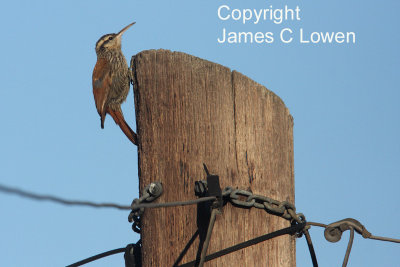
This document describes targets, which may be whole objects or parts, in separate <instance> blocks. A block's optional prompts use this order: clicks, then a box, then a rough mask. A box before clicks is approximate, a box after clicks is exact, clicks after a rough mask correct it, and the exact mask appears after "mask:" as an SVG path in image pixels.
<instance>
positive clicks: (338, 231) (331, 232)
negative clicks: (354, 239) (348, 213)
mask: <svg viewBox="0 0 400 267" xmlns="http://www.w3.org/2000/svg"><path fill="white" fill-rule="evenodd" d="M352 228H353V229H354V230H355V231H356V232H357V233H359V234H361V235H362V236H363V237H364V238H369V237H370V236H371V233H370V232H368V231H367V229H365V227H364V225H362V224H361V223H360V222H359V221H357V220H355V219H352V218H347V219H344V220H340V221H337V222H334V223H331V224H329V225H327V226H326V228H325V231H324V236H325V239H326V240H328V241H329V242H332V243H335V242H338V241H339V240H340V239H341V238H342V234H343V232H344V231H346V230H350V229H352Z"/></svg>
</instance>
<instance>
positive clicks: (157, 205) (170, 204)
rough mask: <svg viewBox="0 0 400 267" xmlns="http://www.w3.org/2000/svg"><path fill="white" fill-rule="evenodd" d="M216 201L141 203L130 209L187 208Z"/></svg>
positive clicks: (194, 200) (210, 199)
mask: <svg viewBox="0 0 400 267" xmlns="http://www.w3.org/2000/svg"><path fill="white" fill-rule="evenodd" d="M215 199H216V197H201V198H197V199H192V200H187V201H175V202H166V203H141V204H133V205H132V207H131V208H130V209H133V210H135V209H141V208H164V207H175V206H186V205H194V204H198V203H201V202H207V201H213V200H215Z"/></svg>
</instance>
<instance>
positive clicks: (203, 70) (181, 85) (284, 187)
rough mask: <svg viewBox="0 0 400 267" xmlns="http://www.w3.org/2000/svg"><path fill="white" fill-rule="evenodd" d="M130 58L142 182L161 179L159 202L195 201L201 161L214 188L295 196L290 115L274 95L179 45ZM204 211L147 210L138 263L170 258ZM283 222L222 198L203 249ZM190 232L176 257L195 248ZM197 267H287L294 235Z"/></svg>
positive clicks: (168, 262)
mask: <svg viewBox="0 0 400 267" xmlns="http://www.w3.org/2000/svg"><path fill="white" fill-rule="evenodd" d="M133 65H134V68H133V74H134V77H135V84H136V85H135V86H134V95H135V109H136V122H137V133H138V139H139V148H138V154H139V182H140V190H143V188H144V187H145V186H146V185H147V184H149V183H150V182H152V181H161V182H162V183H163V185H164V190H165V191H164V194H163V195H162V196H161V197H160V198H159V199H158V200H157V201H160V202H169V201H177V200H189V199H194V198H195V195H194V182H195V181H197V180H204V179H205V174H204V170H203V165H202V164H203V163H205V164H206V165H207V167H208V169H209V170H210V172H211V173H213V174H217V175H219V177H220V182H221V186H222V187H226V186H232V187H234V188H241V189H246V190H250V191H252V192H253V193H255V194H260V195H266V196H268V197H271V198H274V199H277V200H280V201H283V200H287V201H290V202H292V203H294V172H293V133H292V132H293V120H292V117H291V115H290V113H289V111H288V109H287V108H286V106H285V105H284V103H283V101H282V100H281V99H280V98H279V97H278V96H277V95H275V94H274V93H273V92H271V91H269V90H268V89H266V88H265V87H264V86H262V85H260V84H258V83H256V82H254V81H252V80H251V79H249V78H247V77H246V76H244V75H242V74H240V73H239V72H236V71H231V70H230V69H229V68H226V67H224V66H221V65H219V64H216V63H213V62H210V61H207V60H203V59H200V58H198V57H194V56H191V55H188V54H185V53H181V52H171V51H168V50H148V51H143V52H140V53H139V54H137V55H136V57H135V59H134V61H133ZM203 215H204V213H202V212H199V211H198V207H197V206H185V207H176V208H163V209H151V210H150V209H149V210H146V211H145V214H144V216H143V219H142V234H141V235H142V242H143V252H142V253H143V254H142V255H143V266H172V265H173V264H174V262H175V261H176V260H177V259H178V257H179V255H180V254H181V252H182V251H183V250H184V248H185V246H186V245H187V244H188V242H189V241H190V239H191V238H192V237H193V235H194V234H195V232H196V230H197V229H198V228H199V227H200V228H201V225H202V223H204V222H207V218H203ZM287 226H289V222H287V221H286V220H284V219H282V218H280V217H277V216H274V215H271V214H268V213H266V212H265V211H263V210H259V209H255V208H253V209H242V208H237V207H233V206H232V205H230V204H227V205H226V206H225V207H224V208H223V212H222V214H221V215H218V216H217V220H216V223H215V228H214V230H213V234H212V237H211V242H210V246H209V249H208V254H210V253H213V252H216V251H218V250H221V249H224V248H226V247H228V246H232V245H235V244H237V243H239V242H243V241H246V240H249V239H251V238H255V237H257V236H260V235H263V234H266V233H269V232H272V231H275V230H279V229H281V228H283V227H287ZM200 235H202V233H201V234H200ZM198 240H199V238H197V239H196V241H195V242H194V243H193V244H192V245H191V246H190V248H189V249H188V251H187V253H186V255H185V256H184V257H183V259H182V260H181V262H180V263H181V264H182V263H186V262H189V261H192V260H194V259H196V257H198V256H199V241H198ZM205 266H295V242H294V237H291V236H282V237H278V238H275V239H273V240H269V241H266V242H263V243H261V244H257V245H255V246H252V247H250V248H246V249H243V250H241V251H238V252H235V253H232V254H229V255H226V256H224V257H221V258H218V259H215V260H212V261H210V262H207V263H206V265H205Z"/></svg>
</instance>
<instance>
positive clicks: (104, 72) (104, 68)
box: [92, 58, 112, 128]
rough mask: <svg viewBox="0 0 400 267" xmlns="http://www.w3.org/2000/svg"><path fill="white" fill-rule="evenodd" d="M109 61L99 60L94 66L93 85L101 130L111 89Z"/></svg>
mask: <svg viewBox="0 0 400 267" xmlns="http://www.w3.org/2000/svg"><path fill="white" fill-rule="evenodd" d="M110 70H111V68H110V66H109V64H108V62H107V60H105V59H102V58H99V59H98V60H97V62H96V65H95V66H94V70H93V76H92V84H93V95H94V101H95V104H96V109H97V112H98V113H99V115H100V117H101V128H104V119H105V117H106V110H107V107H106V102H107V98H108V94H109V92H110V88H111V81H112V80H111V73H110Z"/></svg>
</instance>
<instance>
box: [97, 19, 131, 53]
mask: <svg viewBox="0 0 400 267" xmlns="http://www.w3.org/2000/svg"><path fill="white" fill-rule="evenodd" d="M133 24H135V22H133V23H131V24H129V25H128V26H126V27H125V28H123V29H122V30H121V31H120V32H119V33H109V34H105V35H103V36H102V37H100V39H99V40H98V41H97V43H96V53H97V54H101V53H102V52H106V51H110V50H118V49H119V50H120V49H121V37H122V35H123V34H124V32H125V31H126V30H128V29H129V28H130V27H131V26H132V25H133Z"/></svg>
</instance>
